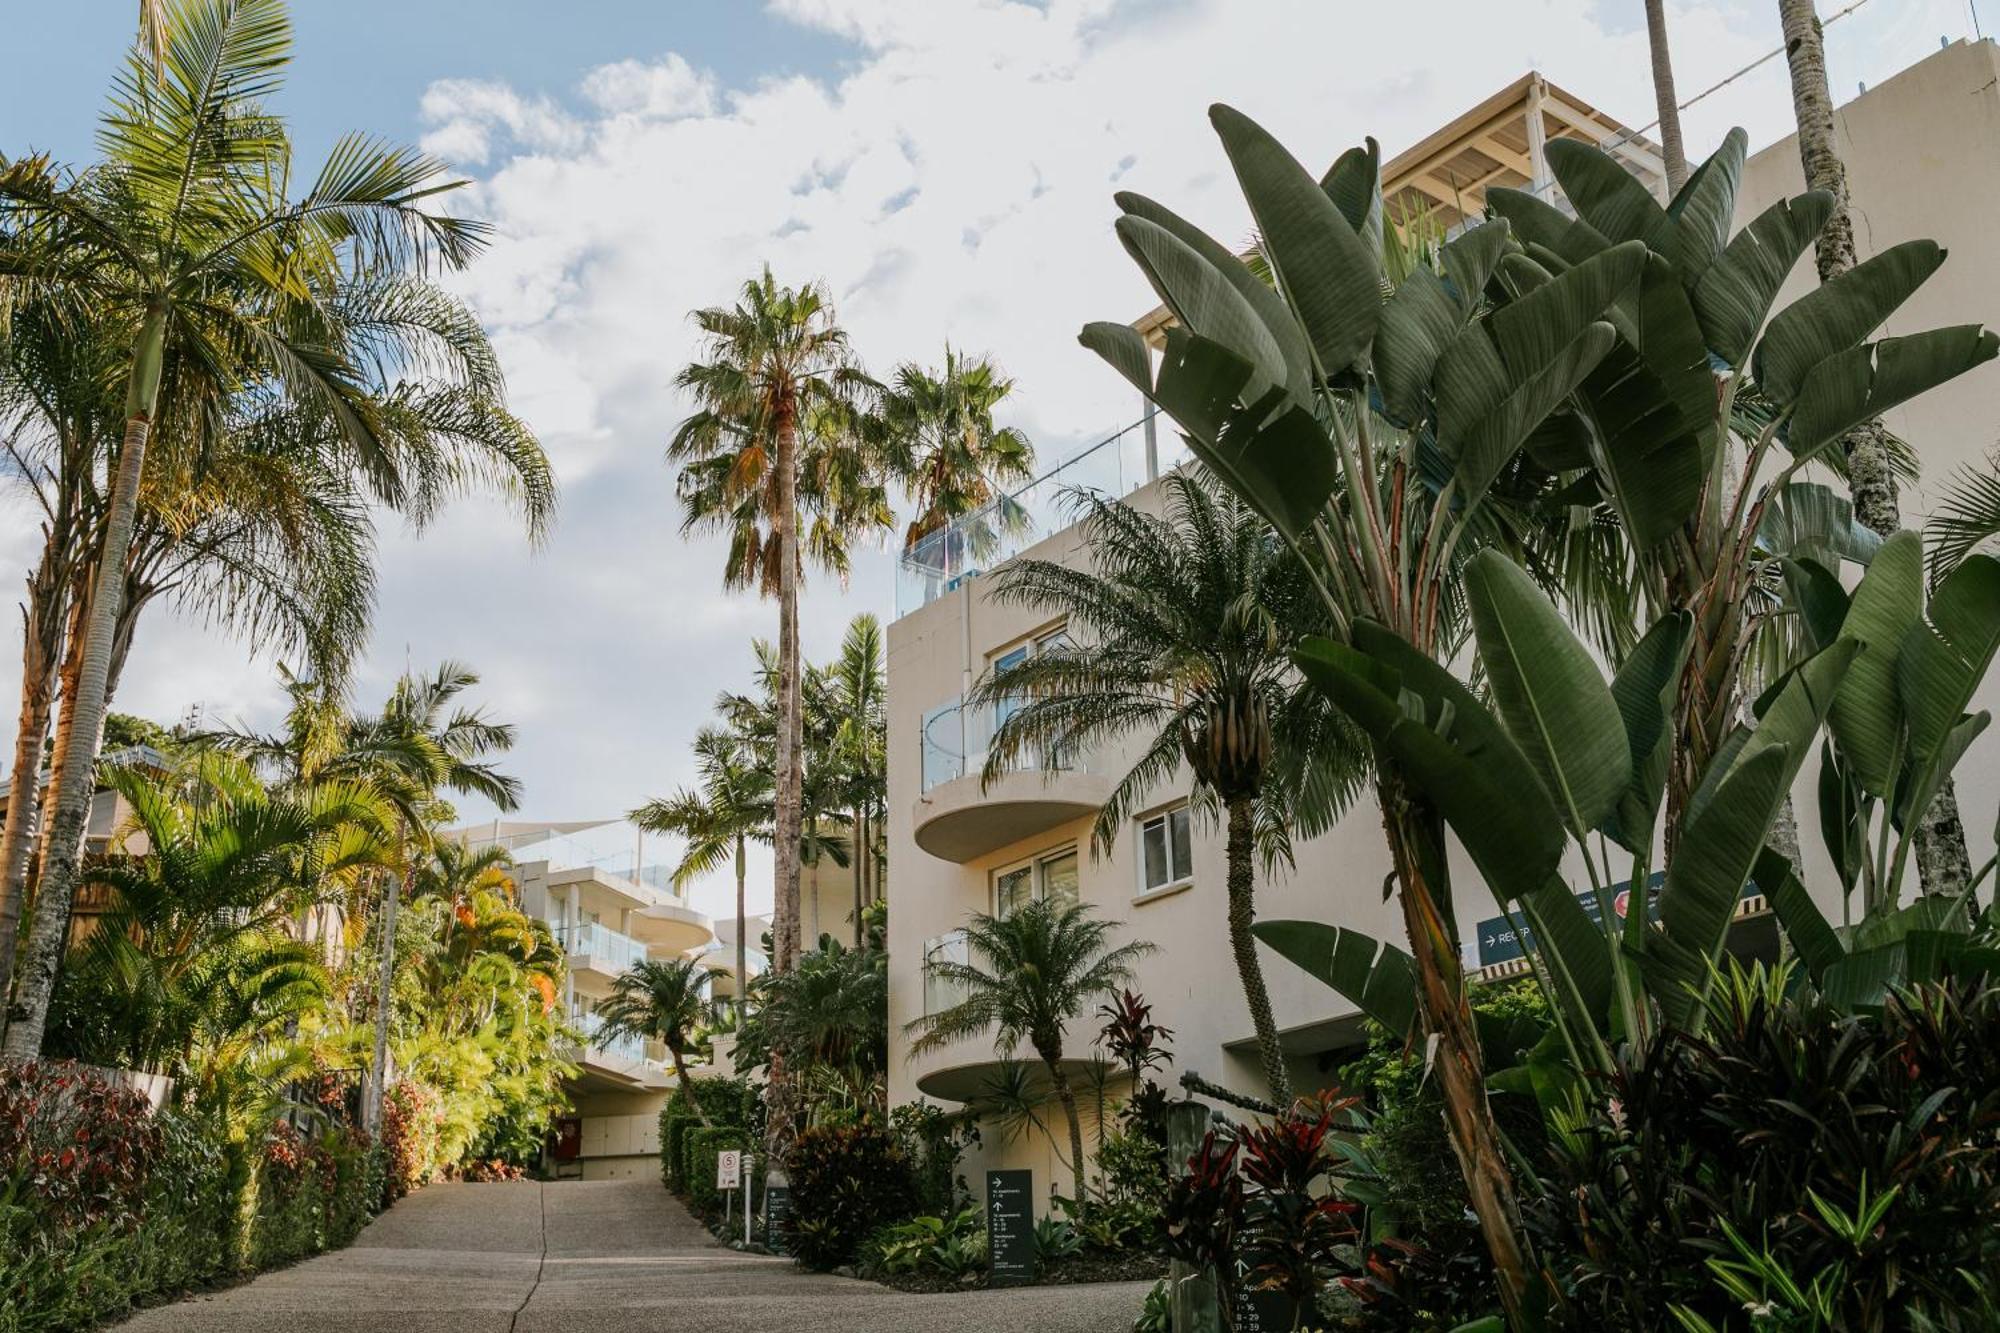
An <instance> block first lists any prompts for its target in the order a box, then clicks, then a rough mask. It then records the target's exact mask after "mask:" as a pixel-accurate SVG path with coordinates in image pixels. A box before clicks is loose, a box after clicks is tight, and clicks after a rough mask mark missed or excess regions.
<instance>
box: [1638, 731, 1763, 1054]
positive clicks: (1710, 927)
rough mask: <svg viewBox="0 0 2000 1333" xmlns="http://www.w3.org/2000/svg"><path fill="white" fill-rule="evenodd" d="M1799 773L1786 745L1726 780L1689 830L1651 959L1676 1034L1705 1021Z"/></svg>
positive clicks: (1664, 897)
mask: <svg viewBox="0 0 2000 1333" xmlns="http://www.w3.org/2000/svg"><path fill="white" fill-rule="evenodd" d="M1792 767H1793V764H1792V761H1791V756H1790V755H1789V754H1788V753H1787V752H1786V748H1785V747H1784V746H1782V745H1771V746H1767V747H1765V748H1763V749H1762V750H1761V751H1760V752H1759V753H1757V754H1755V755H1752V756H1748V757H1746V758H1744V759H1743V760H1741V761H1740V762H1739V763H1737V764H1736V765H1735V766H1734V767H1733V768H1731V770H1730V772H1729V775H1728V776H1727V777H1725V778H1724V779H1723V780H1722V783H1721V785H1720V787H1719V789H1718V790H1717V792H1716V795H1715V799H1714V800H1712V801H1710V802H1709V803H1708V805H1707V807H1706V808H1704V809H1703V810H1702V812H1701V813H1700V814H1699V815H1696V816H1695V817H1694V818H1692V819H1690V820H1689V821H1688V822H1687V824H1686V825H1685V826H1684V827H1683V828H1682V830H1681V836H1680V841H1679V844H1678V846H1677V847H1676V849H1675V853H1674V859H1673V863H1672V864H1671V865H1669V866H1668V867H1667V880H1666V883H1665V885H1663V886H1662V887H1661V889H1660V927H1661V931H1662V936H1661V937H1660V938H1657V939H1653V940H1651V941H1649V944H1650V946H1651V947H1649V949H1648V951H1647V953H1646V955H1645V959H1644V963H1645V966H1646V969H1647V981H1648V983H1649V985H1650V987H1651V988H1652V991H1653V995H1654V998H1655V999H1657V1000H1658V1001H1659V1003H1660V1010H1661V1012H1662V1013H1663V1014H1665V1015H1666V1016H1667V1019H1668V1021H1669V1022H1671V1023H1673V1024H1674V1025H1675V1026H1678V1027H1683V1028H1686V1027H1689V1026H1691V1025H1693V1024H1695V1023H1697V1022H1698V1021H1699V1015H1700V1012H1701V999H1702V997H1703V996H1705V995H1707V993H1708V986H1709V981H1710V978H1711V977H1712V975H1713V969H1714V967H1715V963H1716V960H1717V959H1718V958H1720V957H1721V955H1722V945H1723V942H1724V940H1725V939H1726V938H1727V937H1728V934H1729V923H1730V921H1731V920H1732V919H1733V918H1734V916H1735V914H1736V904H1737V901H1738V900H1739V899H1740V898H1741V897H1742V895H1743V885H1744V884H1745V882H1747V881H1748V880H1749V878H1750V870H1751V867H1752V866H1754V865H1755V864H1756V861H1757V856H1758V853H1759V852H1761V851H1762V850H1763V848H1764V840H1765V839H1766V838H1767V837H1768V836H1770V832H1771V821H1772V820H1773V819H1774V818H1776V817H1777V813H1778V805H1779V802H1781V801H1782V800H1783V799H1784V796H1785V792H1786V789H1787V787H1788V785H1789V784H1788V782H1787V779H1786V774H1787V771H1788V770H1790V769H1791V768H1792Z"/></svg>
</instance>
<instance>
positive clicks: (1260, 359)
mask: <svg viewBox="0 0 2000 1333" xmlns="http://www.w3.org/2000/svg"><path fill="white" fill-rule="evenodd" d="M1117 232H1118V239H1119V240H1120V241H1121V242H1122V243H1123V244H1124V246H1125V249H1126V251H1127V253H1129V254H1130V255H1131V256H1132V258H1133V260H1134V261H1135V262H1136V263H1137V264H1138V265H1139V269H1140V271H1141V272H1143V273H1144V274H1145V275H1146V280H1147V281H1148V282H1150V283H1152V285H1153V290H1154V291H1155V292H1157V293H1159V297H1160V299H1161V300H1162V301H1164V302H1166V305H1167V308H1168V309H1169V310H1171V311H1173V313H1174V318H1175V319H1177V320H1179V321H1180V322H1181V324H1182V325H1183V326H1184V327H1186V328H1187V330H1188V331H1189V332H1191V333H1196V334H1199V335H1200V336H1202V337H1204V338H1207V339H1208V340H1210V341H1211V342H1217V343H1221V344H1222V345H1223V346H1224V347H1227V348H1228V349H1229V350H1230V351H1232V352H1234V353H1236V355H1238V356H1240V357H1242V358H1243V359H1244V360H1245V361H1248V362H1249V363H1250V364H1251V365H1252V366H1253V367H1254V368H1255V369H1256V372H1257V373H1256V374H1255V375H1253V376H1251V378H1250V382H1249V384H1248V385H1247V386H1246V387H1245V389H1244V391H1243V392H1244V397H1245V399H1246V400H1248V401H1254V400H1256V399H1258V398H1261V397H1262V396H1263V395H1264V394H1265V393H1266V392H1267V391H1268V390H1269V389H1270V388H1271V386H1272V385H1274V384H1275V385H1285V386H1287V387H1288V388H1291V387H1293V386H1292V378H1291V368H1290V367H1289V366H1287V365H1286V363H1285V353H1284V349H1283V348H1282V347H1280V346H1279V345H1278V340H1277V339H1276V338H1275V337H1273V336H1272V334H1271V330H1270V328H1269V326H1267V325H1266V324H1265V322H1264V320H1263V319H1262V318H1261V317H1260V316H1259V315H1258V314H1257V311H1256V310H1255V308H1253V307H1252V306H1251V304H1250V302H1249V300H1248V299H1246V298H1245V296H1244V295H1243V293H1242V291H1240V290H1239V289H1238V288H1237V286H1236V284H1234V283H1232V282H1231V281H1230V280H1229V278H1228V277H1227V276H1226V275H1225V274H1224V272H1223V271H1222V270H1221V269H1219V268H1217V267H1216V266H1215V265H1214V264H1212V263H1210V262H1209V261H1208V260H1207V259H1206V258H1204V257H1203V256H1202V254H1201V253H1200V252H1199V251H1197V250H1196V249H1195V248H1194V247H1193V246H1191V245H1189V244H1188V243H1187V242H1186V241H1184V240H1182V239H1181V238H1180V237H1179V236H1176V235H1175V234H1174V233H1173V232H1171V231H1169V230H1167V229H1166V228H1165V227H1163V226H1161V225H1160V224H1159V223H1157V222H1153V221H1150V220H1148V219H1146V218H1143V217H1138V216H1134V215H1127V216H1125V217H1122V218H1119V219H1118V225H1117ZM1230 263H1232V264H1234V265H1235V266H1236V267H1237V268H1239V269H1240V268H1242V267H1243V265H1242V264H1241V263H1239V262H1237V261H1236V260H1234V259H1232V260H1231V261H1230Z"/></svg>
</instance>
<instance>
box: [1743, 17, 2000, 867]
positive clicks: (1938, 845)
mask: <svg viewBox="0 0 2000 1333" xmlns="http://www.w3.org/2000/svg"><path fill="white" fill-rule="evenodd" d="M1778 16H1779V19H1780V20H1781V21H1782V23H1783V25H1784V31H1785V60H1786V63H1787V64H1788V65H1789V66H1790V67H1791V75H1792V113H1793V115H1794V116H1795V117H1796V118H1797V120H1798V125H1799V161H1800V164H1801V165H1802V166H1803V167H1804V168H1805V176H1806V185H1807V186H1808V187H1810V188H1811V189H1815V190H1825V191H1826V192H1827V193H1829V194H1831V195H1832V196H1833V216H1832V217H1830V218H1828V219H1827V224H1826V228H1825V229H1824V230H1823V231H1821V232H1820V234H1819V240H1818V242H1817V243H1816V244H1815V246H1814V249H1813V259H1814V262H1815V265H1816V266H1817V268H1818V270H1819V280H1820V281H1821V282H1831V281H1832V280H1833V279H1835V278H1837V277H1839V276H1840V275H1841V274H1843V273H1845V272H1847V271H1848V270H1849V269H1851V268H1853V267H1854V263H1855V251H1854V217H1853V214H1852V213H1851V212H1850V211H1849V209H1848V193H1847V165H1846V163H1844V162H1843V161H1841V157H1840V141H1839V139H1838V137H1837V136H1836V134H1835V130H1834V120H1833V94H1832V92H1831V90H1830V89H1829V88H1828V87H1827V81H1826V43H1825V39H1824V35H1823V33H1822V32H1821V29H1820V22H1819V14H1818V13H1817V12H1816V11H1815V10H1814V8H1813V0H1778ZM1840 445H1841V449H1842V451H1843V452H1844V453H1845V454H1846V455H1847V489H1848V494H1849V495H1850V496H1852V497H1853V500H1854V517H1855V518H1856V519H1858V520H1860V522H1861V523H1862V524H1863V525H1864V526H1866V527H1867V528H1869V529H1870V530H1872V531H1874V532H1875V533H1877V534H1879V535H1881V536H1884V537H1887V536H1889V535H1890V534H1891V533H1893V532H1896V531H1897V530H1899V529H1900V528H1901V527H1902V526H1903V514H1902V506H1901V503H1900V497H1899V496H1898V495H1897V493H1896V474H1895V472H1894V471H1893V470H1892V469H1891V468H1890V466H1889V433H1888V431H1887V430H1885V429H1884V428H1883V426H1882V423H1881V422H1880V421H1866V422H1863V423H1862V424H1861V425H1859V426H1856V427H1855V428H1854V429H1853V430H1851V431H1849V432H1848V433H1847V435H1846V436H1845V437H1844V438H1843V439H1842V440H1841V442H1840ZM1971 877H1972V858H1971V855H1970V854H1969V853H1968V852H1967V850H1966V845H1965V823H1964V821H1963V820H1962V819H1961V818H1960V816H1959V812H1958V789H1957V787H1956V785H1955V784H1954V783H1953V782H1952V780H1951V779H1950V777H1946V778H1945V780H1944V782H1943V783H1942V784H1941V785H1940V787H1939V790H1938V794H1937V798H1936V799H1935V800H1933V801H1932V802H1931V806H1930V809H1928V810H1926V811H1924V813H1923V816H1922V818H1921V819H1920V820H1919V821H1918V825H1917V880H1918V883H1919V885H1920V886H1921V887H1922V890H1923V892H1924V893H1926V894H1932V893H1950V894H1956V893H1958V892H1959V891H1960V890H1961V889H1963V888H1964V887H1965V884H1966V881H1967V880H1969V879H1971ZM1893 901H1894V900H1893V898H1892V899H1891V902H1892V903H1893Z"/></svg>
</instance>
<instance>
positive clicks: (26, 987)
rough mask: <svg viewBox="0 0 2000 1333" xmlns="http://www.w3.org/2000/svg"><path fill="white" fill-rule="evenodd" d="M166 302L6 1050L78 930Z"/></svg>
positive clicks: (14, 1050) (101, 586)
mask: <svg viewBox="0 0 2000 1333" xmlns="http://www.w3.org/2000/svg"><path fill="white" fill-rule="evenodd" d="M166 328H167V307H166V306H165V304H164V303H161V302H158V301H155V302H154V303H152V304H151V305H149V306H148V307H147V310H146V318H145V321H144V323H143V324H142V325H141V326H140V330H139V336H138V340H137V342H136V343H135V345H134V347H133V351H132V370H131V376H130V380H129V383H128V386H127V390H126V400H125V439H124V444H123V446H122V447H121V448H120V450H119V455H118V473H117V476H116V478H115V479H114V481H113V483H112V489H111V503H110V507H109V509H108V510H107V512H106V514H105V521H104V549H103V551H102V552H101V553H100V554H99V555H98V558H97V575H96V587H95V589H94V590H93V592H92V595H91V599H90V600H91V606H90V622H89V629H88V631H87V632H86V634H85V636H84V646H83V661H82V665H81V668H80V669H79V671H78V676H77V687H76V696H75V705H74V709H73V712H72V720H71V725H72V727H73V728H74V734H75V735H76V736H79V737H88V738H89V746H90V749H89V753H88V755H86V756H78V755H72V756H71V758H72V759H74V760H75V761H76V762H72V763H69V764H66V765H65V766H64V770H63V771H62V772H61V773H60V774H58V775H56V779H55V788H54V791H53V793H52V794H53V795H54V797H55V814H54V816H53V817H52V818H51V819H50V820H49V822H48V832H47V834H46V836H45V838H44V846H45V853H46V855H45V865H46V867H47V868H46V870H45V871H44V872H43V875H42V878H41V882H40V883H39V884H38V885H37V886H36V890H35V915H34V921H33V924H32V926H31V927H30V929H29V933H28V951H27V955H26V957H25V958H24V959H23V960H22V967H21V977H20V982H19V985H18V988H17V993H16V995H15V997H14V1002H13V1004H12V1005H10V1006H9V1008H8V1010H7V1019H8V1022H7V1037H6V1042H5V1046H4V1051H5V1054H6V1055H7V1056H9V1057H10V1058H13V1059H17V1060H29V1059H33V1058H35V1057H36V1056H38V1055H40V1054H41V1050H42V1030H43V1028H44V1027H45V1026H46V1024H47V1022H48V1016H49V1001H50V1000H51V999H52V998H53V997H54V995H55V986H56V974H57V973H58V972H59V971H60V970H61V968H62V955H63V948H64V945H65V943H66V942H67V940H68V938H69V909H70V902H71V900H72V899H73V898H74V897H75V895H76V882H77V878H78V874H79V872H80V870H81V869H82V863H83V837H84V832H85V829H86V828H87V826H88V823H89V819H90V803H91V797H92V795H93V794H94V793H95V790H96V779H97V749H98V745H99V743H100V740H101V737H102V735H103V731H104V706H105V699H106V695H107V691H108V689H109V685H110V675H111V659H112V657H113V655H114V653H115V652H116V650H117V642H116V640H117V637H118V620H119V615H118V613H119V610H120V606H121V601H122V598H123V596H124V592H125V557H126V554H127V552H129V551H130V550H131V546H132V530H133V528H134V527H135V526H136V525H137V523H138V518H139V481H140V478H141V477H142V475H143V473H144V469H145V466H146V442H147V440H148V439H149V438H150V436H151V435H152V430H153V413H154V410H155V409H156V408H157V406H158V404H159V396H160V367H161V362H162V360H163V358H164V356H165V351H166Z"/></svg>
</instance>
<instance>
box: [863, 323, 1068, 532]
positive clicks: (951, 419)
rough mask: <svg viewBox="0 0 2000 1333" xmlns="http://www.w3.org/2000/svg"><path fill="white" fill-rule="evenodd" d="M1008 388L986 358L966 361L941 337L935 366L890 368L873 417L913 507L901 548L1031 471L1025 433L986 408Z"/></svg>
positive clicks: (1009, 383) (983, 503) (1008, 382)
mask: <svg viewBox="0 0 2000 1333" xmlns="http://www.w3.org/2000/svg"><path fill="white" fill-rule="evenodd" d="M1013 388H1014V381H1012V380H1011V379H1008V378H1006V377H1005V376H1004V375H1002V374H1001V373H1000V370H999V368H998V367H997V366H995V365H994V364H993V363H992V362H991V361H990V360H986V359H984V358H981V359H980V360H977V361H973V360H968V359H967V358H966V357H965V355H964V354H963V353H961V352H956V351H953V350H952V348H951V345H950V344H949V343H947V344H946V345H945V349H944V365H943V366H942V367H941V368H939V369H937V370H935V371H933V370H929V369H926V368H924V367H922V366H918V365H914V364H905V365H903V366H901V367H899V368H898V369H897V371H896V378H895V380H894V382H893V383H892V384H891V385H890V386H889V389H888V391H887V392H886V393H885V394H884V395H883V399H882V411H881V424H882V427H883V429H884V432H885V434H886V437H887V439H888V445H889V447H888V453H889V458H890V466H891V469H892V470H893V471H894V473H895V475H896V476H897V477H898V478H899V479H900V480H901V481H902V482H903V483H904V485H906V486H908V487H909V490H910V498H911V499H912V500H913V501H914V502H915V503H916V507H917V512H916V515H915V516H914V517H913V518H911V520H910V524H909V526H908V527H907V528H906V529H904V533H903V546H904V548H905V549H908V548H909V547H912V546H915V545H916V544H917V543H918V542H920V541H922V540H923V539H924V538H925V537H927V536H929V535H930V534H931V533H933V532H937V531H938V530H940V529H942V528H944V527H946V526H948V525H949V524H950V523H951V522H952V521H953V520H954V519H957V518H962V517H963V516H965V515H967V514H971V513H975V512H977V511H978V510H981V509H984V508H985V507H986V506H987V505H989V504H991V503H993V501H994V499H995V498H996V497H997V496H998V495H1000V494H1002V493H1003V492H1004V491H1005V489H1006V488H1007V487H1009V486H1015V485H1019V484H1021V483H1023V482H1027V481H1030V480H1032V479H1033V478H1034V475H1035V448H1034V446H1033V445H1032V444H1030V443H1028V437H1027V436H1026V435H1023V434H1022V433H1021V432H1020V431H1018V430H1016V429H1014V428H1013V427H1012V426H1006V427H1001V426H996V425H995V424H994V421H993V409H994V408H995V407H997V406H999V405H1000V403H1001V402H1002V400H1004V399H1005V398H1006V397H1007V395H1008V394H1009V393H1011V392H1012V391H1013Z"/></svg>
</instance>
